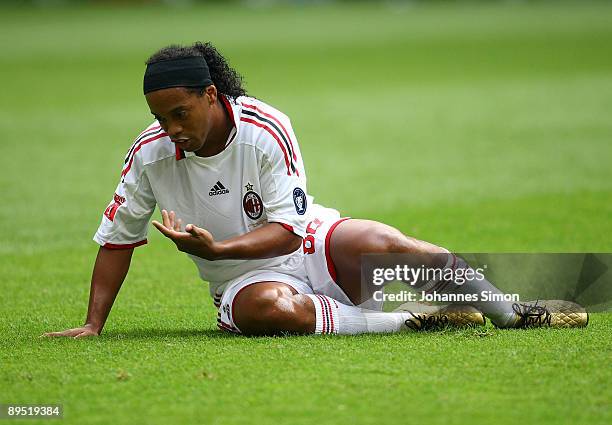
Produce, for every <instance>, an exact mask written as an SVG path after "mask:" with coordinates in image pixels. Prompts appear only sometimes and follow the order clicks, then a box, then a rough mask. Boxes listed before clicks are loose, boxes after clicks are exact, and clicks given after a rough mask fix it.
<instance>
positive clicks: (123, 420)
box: [0, 2, 612, 425]
mask: <svg viewBox="0 0 612 425" xmlns="http://www.w3.org/2000/svg"><path fill="white" fill-rule="evenodd" d="M194 40H211V41H213V42H214V43H215V44H216V45H217V46H218V47H219V48H220V49H221V50H222V52H224V53H225V54H226V55H227V56H228V57H229V59H230V61H231V63H232V64H233V65H234V66H235V67H236V68H237V69H238V70H240V71H241V72H242V74H243V75H244V76H245V77H246V82H247V87H248V89H249V90H250V92H251V93H252V94H253V95H255V96H258V97H260V98H262V99H263V100H265V101H267V102H269V103H271V104H272V105H274V106H276V107H278V108H279V109H281V110H283V111H284V112H286V113H287V114H288V115H289V116H290V117H292V121H293V125H294V128H295V131H296V133H297V135H298V138H299V140H300V145H301V148H302V153H303V155H304V157H305V162H306V168H307V172H308V177H309V191H310V192H311V193H312V194H314V196H315V198H316V200H317V201H318V202H320V203H322V204H323V205H327V206H331V207H335V208H337V209H339V210H340V211H341V212H342V213H343V214H345V215H350V216H353V217H363V218H371V219H376V220H381V221H384V222H386V223H389V224H392V225H394V226H396V227H398V228H400V229H401V230H402V231H404V232H405V233H407V234H409V235H412V236H415V237H417V238H420V239H425V240H429V241H432V242H434V243H437V244H439V245H442V246H445V247H447V248H449V249H452V250H458V251H464V252H469V251H472V252H610V251H612V240H611V239H610V235H612V221H611V220H610V217H612V167H611V162H612V161H611V160H612V119H611V117H612V54H611V53H612V51H611V50H610V46H612V5H610V4H606V3H589V2H550V3H549V2H536V3H516V2H501V3H494V4H486V3H471V4H439V3H434V4H433V5H420V4H416V5H415V4H409V5H406V6H402V5H398V4H395V3H381V4H376V5H364V4H358V5H346V4H345V5H342V6H333V5H331V6H326V5H322V6H318V7H303V8H295V7H289V6H281V7H267V8H253V7H250V6H248V4H247V5H243V4H239V5H234V6H231V7H226V8H221V7H199V8H195V9H190V8H187V9H183V8H176V9H174V8H164V7H149V8H146V9H132V8H125V7H120V6H116V7H112V8H111V7H108V8H101V7H98V8H77V9H72V8H63V9H29V8H14V9H3V10H1V11H0V51H1V52H2V55H0V75H1V76H2V89H1V92H2V94H1V98H2V102H1V103H0V129H1V137H2V142H1V146H2V155H1V159H0V161H1V164H0V165H1V167H2V168H1V169H2V173H1V174H0V189H1V193H2V203H1V205H0V229H1V239H0V271H1V276H2V282H1V288H2V291H0V403H62V404H63V406H64V419H63V421H62V423H67V424H68V423H69V424H109V423H113V424H115V425H119V424H139V423H143V424H144V423H146V424H170V423H177V424H179V423H181V424H183V423H212V424H244V423H254V424H255V423H256V424H259V423H262V424H264V423H270V424H277V423H297V424H306V423H317V424H340V423H353V424H387V423H423V424H428V425H429V424H455V423H456V424H459V423H461V424H465V423H468V424H481V423H482V424H484V423H495V424H522V423H538V424H559V423H572V424H587V423H589V424H594V423H601V424H604V423H610V422H611V421H612V415H611V400H612V389H611V381H612V374H611V372H610V359H611V352H612V350H611V349H612V344H611V342H610V341H611V339H610V337H611V335H612V316H611V315H610V314H609V313H607V314H595V315H593V317H592V320H591V323H590V324H589V327H588V328H587V329H571V330H528V331H498V330H496V329H494V328H492V327H487V328H485V329H479V330H465V331H443V332H437V333H420V334H402V335H388V336H381V335H373V336H359V337H289V338H241V337H232V336H228V335H225V334H222V333H220V332H218V331H217V330H216V326H215V316H216V312H215V310H214V308H213V306H212V302H211V300H210V299H209V297H208V295H207V288H206V284H205V283H204V284H203V283H202V282H200V281H199V280H198V277H197V275H196V270H195V267H194V266H193V265H192V264H191V263H190V262H189V260H188V259H187V258H185V257H184V256H182V255H180V254H179V253H178V252H175V250H174V249H173V245H172V244H171V243H169V242H168V241H166V240H164V239H163V238H162V237H161V236H159V235H158V234H156V232H155V231H154V230H152V231H151V232H150V238H149V244H148V245H147V246H145V247H143V248H139V249H137V251H136V254H135V257H134V260H133V263H132V270H131V271H130V274H129V276H128V278H127V280H126V282H125V284H124V287H123V289H122V292H121V293H120V295H119V298H118V300H117V302H116V304H115V307H114V309H113V311H112V313H111V315H110V318H109V320H108V322H107V326H106V328H105V332H104V334H103V335H102V336H101V337H100V338H97V339H88V340H80V341H74V340H68V339H53V340H49V339H41V338H39V335H40V334H41V333H42V332H44V331H52V330H61V329H64V328H66V327H69V326H77V325H80V324H81V323H82V321H83V319H84V315H85V311H86V304H87V297H88V291H89V277H90V273H91V267H92V264H93V259H94V256H95V253H96V250H97V245H95V243H94V242H92V241H91V237H92V235H93V232H94V231H95V229H96V228H97V225H98V223H99V220H100V217H101V213H102V211H103V209H104V208H105V206H106V205H107V203H108V202H109V200H110V198H111V196H112V194H113V190H114V188H115V185H116V183H117V178H118V175H119V172H120V169H121V165H122V161H123V157H124V155H125V152H126V151H127V149H128V148H129V146H130V144H131V141H132V140H133V138H134V137H135V136H136V135H137V134H138V133H139V132H140V131H141V129H142V128H143V127H144V126H146V125H147V124H148V123H149V122H150V121H151V117H150V115H149V114H148V111H147V107H146V104H145V102H144V99H143V98H142V95H141V77H142V72H143V69H144V67H143V62H144V60H145V59H146V57H147V55H148V54H149V53H151V52H152V51H154V50H155V49H156V48H158V47H160V46H162V45H165V44H168V43H171V42H192V41H194ZM156 216H158V214H157V213H156ZM534 284H537V282H534ZM7 423H8V422H7ZM28 423H36V422H35V421H33V422H28ZM44 423H46V422H44Z"/></svg>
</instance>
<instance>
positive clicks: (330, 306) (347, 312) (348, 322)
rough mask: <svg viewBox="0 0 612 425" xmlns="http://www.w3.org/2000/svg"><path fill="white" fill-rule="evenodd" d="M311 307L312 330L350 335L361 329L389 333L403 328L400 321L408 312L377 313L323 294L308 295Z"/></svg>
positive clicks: (359, 332) (407, 316)
mask: <svg viewBox="0 0 612 425" xmlns="http://www.w3.org/2000/svg"><path fill="white" fill-rule="evenodd" d="M306 296H307V297H310V299H311V300H312V302H313V304H314V307H315V315H316V326H315V333H316V334H343V335H354V334H362V333H389V332H399V331H401V330H404V329H406V326H405V325H404V322H405V321H406V320H408V319H409V318H410V314H409V313H399V312H394V313H381V312H378V311H373V310H365V309H362V308H359V307H354V306H349V305H346V304H342V303H340V302H339V301H337V300H335V299H333V298H330V297H328V296H326V295H311V294H306Z"/></svg>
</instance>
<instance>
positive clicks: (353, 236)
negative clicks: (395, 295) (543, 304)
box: [330, 220, 517, 327]
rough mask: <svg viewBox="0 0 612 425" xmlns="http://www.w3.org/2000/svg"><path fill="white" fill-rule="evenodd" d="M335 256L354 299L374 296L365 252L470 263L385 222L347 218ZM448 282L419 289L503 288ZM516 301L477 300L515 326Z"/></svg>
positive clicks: (499, 320)
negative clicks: (366, 280) (365, 286)
mask: <svg viewBox="0 0 612 425" xmlns="http://www.w3.org/2000/svg"><path fill="white" fill-rule="evenodd" d="M330 251H331V258H332V261H333V263H334V266H335V271H336V276H337V284H338V285H339V286H340V287H341V288H342V289H343V290H344V292H345V293H346V294H347V295H348V297H349V298H350V299H351V301H353V302H354V303H361V302H363V301H364V298H367V297H369V296H370V293H369V292H370V291H373V290H376V289H379V288H374V287H373V288H369V289H370V291H366V293H365V294H364V293H363V291H362V285H361V255H362V254H385V253H401V254H411V258H413V259H414V260H413V261H415V263H418V264H421V265H424V266H426V267H434V268H445V267H451V266H453V267H455V268H467V267H469V265H467V263H466V262H465V261H463V260H462V259H461V258H458V257H455V256H454V255H452V254H449V255H435V254H445V253H448V251H447V250H445V249H444V248H441V247H438V246H436V245H433V244H431V243H428V242H424V241H420V240H417V239H414V238H411V237H408V236H406V235H404V234H403V233H402V232H400V231H399V230H397V229H395V228H393V227H391V226H388V225H386V224H383V223H378V222H375V221H370V220H346V221H343V222H341V223H339V224H338V225H337V226H336V227H335V228H334V230H333V233H332V234H331V236H330ZM447 283H448V282H444V281H441V282H423V283H422V285H421V286H420V287H417V289H419V290H421V291H425V292H433V291H437V292H439V293H464V294H467V293H469V294H480V293H481V292H482V291H490V292H491V293H493V294H501V293H502V292H501V291H500V290H499V289H497V288H496V287H495V286H493V285H492V284H491V283H490V282H489V281H487V280H486V279H482V280H477V279H472V280H469V281H467V282H464V283H463V282H462V284H460V285H459V284H455V283H454V282H453V283H452V284H450V285H449V284H447ZM512 304H513V303H512V302H508V301H498V302H489V301H487V302H475V303H473V305H475V306H476V307H478V308H479V309H480V310H481V311H482V312H483V313H484V314H485V315H486V316H487V317H489V318H490V319H491V320H492V321H493V322H494V323H495V324H496V325H498V326H501V327H506V326H512V325H513V324H514V323H515V322H516V320H517V316H516V313H515V311H514V310H513V306H512Z"/></svg>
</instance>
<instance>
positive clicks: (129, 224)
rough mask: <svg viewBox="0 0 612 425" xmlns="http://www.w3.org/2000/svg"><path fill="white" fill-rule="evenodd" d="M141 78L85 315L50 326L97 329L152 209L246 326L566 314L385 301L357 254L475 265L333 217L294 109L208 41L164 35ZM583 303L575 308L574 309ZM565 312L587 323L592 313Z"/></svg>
mask: <svg viewBox="0 0 612 425" xmlns="http://www.w3.org/2000/svg"><path fill="white" fill-rule="evenodd" d="M143 91H144V95H145V98H146V101H147V103H148V106H149V109H150V111H151V113H152V114H153V116H154V117H155V121H154V122H153V124H151V125H150V126H149V127H147V128H146V129H145V130H144V131H142V133H140V135H139V136H138V137H137V138H136V140H135V142H134V143H133V145H132V146H131V148H130V149H129V151H128V152H127V155H126V157H125V163H124V165H123V169H122V171H121V177H120V182H119V184H118V186H117V189H116V191H115V194H114V196H113V197H112V201H111V203H110V205H108V207H107V208H106V210H105V211H104V214H103V217H102V222H101V224H100V226H99V228H98V231H97V232H96V234H95V236H94V240H95V241H96V242H97V243H98V244H100V249H99V252H98V255H97V258H96V262H95V266H94V270H93V276H92V280H91V289H90V297H89V306H88V312H87V319H86V321H85V324H84V325H83V326H82V327H78V328H74V329H68V330H65V331H62V332H50V333H48V334H46V335H48V336H70V337H75V338H80V337H85V336H90V335H99V334H100V332H101V331H102V328H103V326H104V323H105V321H106V319H107V317H108V314H109V312H110V310H111V307H112V305H113V302H114V300H115V297H116V296H117V294H118V292H119V289H120V288H121V285H122V282H123V280H124V278H125V276H126V274H127V272H128V268H129V267H130V261H131V257H132V252H133V250H134V248H135V247H137V246H140V245H143V244H145V243H146V242H147V239H146V237H147V230H148V227H149V226H148V224H149V219H150V217H151V215H152V214H153V211H154V210H155V207H156V206H157V207H159V209H160V210H161V216H162V221H161V222H158V221H155V220H154V221H153V225H154V226H155V228H156V229H157V230H159V231H160V232H161V233H162V234H163V235H165V236H166V237H167V238H169V239H170V240H171V241H172V242H174V243H175V244H176V246H177V248H178V250H180V251H183V252H185V253H186V254H187V255H188V256H189V257H190V258H191V259H192V260H193V261H194V262H195V264H196V266H197V267H198V269H199V272H200V276H201V278H202V279H204V280H206V281H208V282H209V283H210V293H211V296H212V297H213V301H214V303H215V305H216V306H217V307H218V308H219V313H218V326H219V327H220V328H221V329H223V330H225V331H229V332H234V333H242V334H247V335H262V334H278V333H284V332H289V333H300V334H308V333H317V334H336V333H337V334H358V333H366V332H398V331H401V330H407V329H411V330H421V329H428V328H431V327H432V326H435V325H438V324H445V323H451V324H458V325H460V324H465V323H472V324H479V323H484V318H483V316H482V313H484V315H486V316H487V317H489V318H490V319H491V320H492V321H493V323H494V324H495V325H496V326H499V327H522V326H534V325H535V326H557V325H560V324H565V325H567V323H566V322H562V321H560V320H559V319H560V318H561V319H563V318H565V317H566V316H567V315H566V314H565V313H563V312H560V311H558V309H554V308H553V309H551V308H549V307H546V305H538V304H517V303H511V302H507V301H498V302H478V301H475V302H473V303H471V304H472V306H471V307H469V308H463V309H461V310H460V311H459V310H457V308H455V307H454V306H449V307H428V308H424V309H421V310H418V311H417V310H401V309H400V310H399V311H395V312H382V311H380V307H381V304H380V302H377V301H376V300H374V299H373V298H371V296H372V292H371V291H370V289H371V288H369V287H366V288H363V287H362V283H361V256H362V254H366V253H368V254H387V253H399V254H411V255H412V258H416V259H417V261H418V262H420V263H422V265H424V266H426V267H434V268H440V269H445V270H446V269H450V270H453V271H457V270H461V269H465V270H467V269H469V266H468V265H467V264H466V263H465V262H464V261H463V260H462V259H460V258H458V257H456V256H454V255H452V254H450V253H449V252H448V251H447V250H445V249H443V248H440V247H438V246H436V245H433V244H431V243H428V242H423V241H419V240H416V239H414V238H411V237H408V236H405V235H404V234H402V233H401V232H400V231H398V230H397V229H395V228H393V227H390V226H388V225H386V224H382V223H378V222H374V221H368V220H357V219H348V218H341V217H340V214H339V213H338V212H337V211H335V210H333V209H329V208H325V207H323V206H320V205H317V204H315V203H314V202H313V197H312V196H310V194H309V193H308V190H307V185H306V172H305V168H304V164H303V161H302V155H301V153H300V148H299V145H298V142H297V139H296V136H295V134H294V132H293V129H292V126H291V123H290V121H289V118H288V117H287V116H285V115H284V114H283V113H281V112H279V111H278V110H276V109H274V108H273V107H271V106H269V105H267V104H266V103H264V102H262V101H259V100H257V99H255V98H252V97H248V96H247V95H246V92H245V90H244V88H243V87H242V81H241V77H240V76H239V74H238V73H237V72H236V71H235V70H233V69H232V68H230V67H229V65H228V64H227V62H226V60H225V58H224V57H223V56H222V55H221V54H220V53H219V52H218V51H217V50H216V49H215V48H214V47H213V46H212V45H211V44H209V43H205V44H202V43H195V44H194V45H192V46H186V47H185V46H176V45H172V46H168V47H165V48H162V49H161V50H159V51H158V52H156V53H155V54H153V55H152V56H151V57H150V58H149V59H148V61H147V67H146V71H145V75H144V83H143ZM417 289H418V290H420V291H423V292H425V293H432V292H438V293H462V294H479V293H481V292H483V291H488V293H493V294H501V292H500V291H499V290H498V289H497V288H495V287H494V286H493V285H492V284H491V283H490V282H488V281H487V280H486V279H480V280H478V279H471V280H468V281H466V282H465V283H462V284H458V283H456V282H452V281H448V280H445V279H432V280H429V281H422V282H419V283H418V285H417ZM580 314H582V313H580ZM584 314H585V315H584V316H580V317H579V319H577V320H574V322H572V325H584V324H586V313H584Z"/></svg>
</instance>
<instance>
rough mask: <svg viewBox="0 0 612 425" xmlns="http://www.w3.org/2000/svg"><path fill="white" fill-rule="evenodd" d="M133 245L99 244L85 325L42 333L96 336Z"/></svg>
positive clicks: (108, 310)
mask: <svg viewBox="0 0 612 425" xmlns="http://www.w3.org/2000/svg"><path fill="white" fill-rule="evenodd" d="M133 252H134V248H127V249H108V248H104V247H100V249H99V250H98V256H97V257H96V263H95V265H94V270H93V273H92V276H91V288H90V290H89V307H88V308H87V318H86V320H85V324H84V325H83V326H81V327H79V328H73V329H66V330H65V331H61V332H48V333H46V334H44V335H45V336H66V337H73V338H82V337H86V336H92V335H100V333H101V332H102V328H103V327H104V323H105V322H106V319H107V318H108V314H109V313H110V311H111V308H112V307H113V302H114V301H115V298H116V297H117V293H119V289H121V284H122V283H123V280H124V279H125V276H126V275H127V272H128V269H129V268H130V261H131V259H132V253H133Z"/></svg>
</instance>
